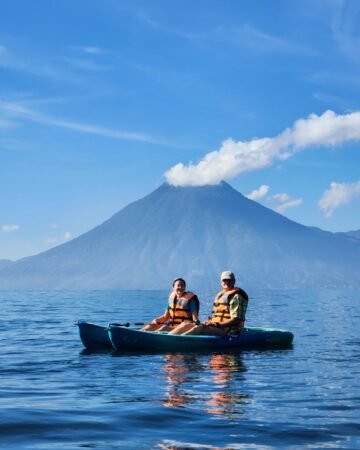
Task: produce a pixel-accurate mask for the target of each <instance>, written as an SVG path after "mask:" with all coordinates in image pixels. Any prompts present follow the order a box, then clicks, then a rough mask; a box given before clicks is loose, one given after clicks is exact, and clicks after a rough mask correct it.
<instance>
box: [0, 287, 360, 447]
mask: <svg viewBox="0 0 360 450" xmlns="http://www.w3.org/2000/svg"><path fill="white" fill-rule="evenodd" d="M166 296H167V293H166V292H157V291H151V292H146V291H138V292H133V291H132V292H124V291H91V292H90V291H84V292H68V291H66V292H65V291H64V292H0V304H1V308H2V314H1V324H0V333H1V347H0V381H1V382H0V411H1V416H0V447H1V448H7V449H10V448H26V449H60V448H61V449H79V448H95V449H96V448H109V449H112V448H115V449H116V448H121V449H151V448H155V449H156V448H159V449H185V448H187V449H193V448H194V449H195V448H197V449H208V448H209V449H252V448H256V449H272V448H287V449H298V448H311V449H315V448H321V449H323V448H341V449H359V448H360V412H359V406H360V365H359V362H360V332H359V331H358V330H359V319H360V295H359V292H354V291H346V290H344V291H340V290H338V291H334V290H321V291H320V290H303V291H300V290H296V291H261V292H250V296H251V299H250V303H249V310H248V321H247V324H248V325H249V326H271V327H276V328H284V329H289V330H291V331H293V332H294V334H295V340H294V346H293V348H292V349H288V350H277V351H274V350H273V351H243V352H232V353H225V354H222V353H215V354H210V353H207V354H206V353H205V354H204V353H191V354H189V353H188V354H180V353H175V354H151V355H149V354H124V355H121V354H114V353H112V352H110V351H105V352H102V353H88V352H86V351H84V350H83V349H82V344H81V342H80V340H79V337H78V331H77V327H75V326H74V325H73V323H74V322H75V321H77V320H78V319H85V320H88V321H91V322H95V323H99V324H104V325H105V324H107V323H108V322H121V321H130V322H131V321H139V320H143V321H146V320H149V319H150V318H152V317H154V316H155V315H159V314H160V313H161V312H162V310H163V309H164V306H165V303H166ZM199 297H200V300H202V309H201V314H200V315H201V318H202V319H205V318H206V317H207V315H208V313H209V311H210V297H211V296H209V295H208V294H207V293H199Z"/></svg>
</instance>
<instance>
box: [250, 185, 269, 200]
mask: <svg viewBox="0 0 360 450" xmlns="http://www.w3.org/2000/svg"><path fill="white" fill-rule="evenodd" d="M269 189H270V188H269V186H267V185H266V184H262V185H261V186H260V187H259V188H258V189H254V190H253V191H251V192H250V193H249V194H247V195H246V197H247V198H249V199H250V200H255V201H257V200H260V199H261V198H263V197H265V195H267V193H268V192H269Z"/></svg>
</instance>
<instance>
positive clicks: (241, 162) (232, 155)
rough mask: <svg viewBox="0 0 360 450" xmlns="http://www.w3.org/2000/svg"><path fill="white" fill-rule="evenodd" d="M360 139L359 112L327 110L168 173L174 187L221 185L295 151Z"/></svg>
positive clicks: (226, 143)
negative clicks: (276, 133)
mask: <svg viewBox="0 0 360 450" xmlns="http://www.w3.org/2000/svg"><path fill="white" fill-rule="evenodd" d="M356 140H360V111H355V112H352V113H348V114H343V115H338V114H336V113H335V112H333V111H330V110H328V111H326V112H324V113H323V114H322V115H319V116H318V115H316V114H310V115H309V117H308V118H306V119H299V120H297V121H296V122H295V123H294V125H293V126H292V127H291V128H287V129H285V130H284V131H283V132H282V133H280V134H279V135H277V136H275V137H270V138H269V137H265V138H261V139H258V138H255V139H252V140H250V141H234V140H233V139H227V140H225V141H224V142H223V143H222V145H221V147H220V149H219V150H215V151H212V152H210V153H208V154H207V155H205V156H204V157H203V158H202V159H201V160H200V161H199V162H198V163H197V164H193V163H192V162H190V163H189V164H188V165H185V164H183V163H178V164H176V165H175V166H173V167H171V168H170V169H169V170H168V171H167V172H165V178H166V181H167V182H168V183H169V184H171V185H173V186H202V185H206V184H218V183H220V181H222V180H228V179H231V178H234V177H236V176H237V175H239V174H241V173H243V172H250V171H253V170H258V169H263V168H265V167H269V166H271V165H272V164H273V163H274V162H276V161H284V160H286V159H288V158H290V157H291V156H292V155H294V154H295V153H296V152H299V151H302V150H306V149H307V148H310V147H317V146H329V145H330V146H335V145H340V144H343V143H345V142H348V141H356Z"/></svg>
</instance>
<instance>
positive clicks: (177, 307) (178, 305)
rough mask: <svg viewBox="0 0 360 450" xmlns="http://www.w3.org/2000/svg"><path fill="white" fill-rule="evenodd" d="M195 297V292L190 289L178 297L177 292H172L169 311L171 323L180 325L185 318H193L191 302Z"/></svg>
mask: <svg viewBox="0 0 360 450" xmlns="http://www.w3.org/2000/svg"><path fill="white" fill-rule="evenodd" d="M193 297H195V294H194V293H193V292H190V291H189V292H184V293H183V294H182V296H181V297H177V296H176V294H175V292H172V293H171V294H170V296H169V312H170V317H171V325H178V324H179V323H181V322H184V320H192V314H191V311H190V305H189V302H190V300H191V299H192V298H193ZM196 304H197V303H196Z"/></svg>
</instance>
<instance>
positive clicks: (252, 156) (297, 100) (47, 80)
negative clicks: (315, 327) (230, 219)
mask: <svg viewBox="0 0 360 450" xmlns="http://www.w3.org/2000/svg"><path fill="white" fill-rule="evenodd" d="M359 23H360V4H359V2H358V1H356V0H349V1H341V0H317V1H316V2H314V1H312V0H275V1H273V2H269V1H268V0H252V1H251V2H249V1H241V0H234V1H232V0H224V1H219V0H197V1H189V0H181V1H180V0H179V1H178V0H173V1H171V2H169V1H165V0H164V1H158V0H153V1H145V0H144V1H136V0H133V1H126V0H121V1H120V0H118V1H117V0H101V1H99V0H97V1H94V0H76V1H74V0H62V1H61V2H59V1H51V0H33V1H31V2H29V1H27V0H22V1H21V0H12V1H11V2H3V3H2V5H1V14H0V192H1V196H0V259H1V258H9V259H17V258H21V257H23V256H28V255H32V254H36V253H38V252H40V251H44V250H46V249H48V248H51V247H53V246H55V245H59V244H61V243H63V242H66V241H67V240H69V239H71V238H73V237H76V236H78V235H80V234H82V233H84V232H85V231H88V230H89V229H91V228H93V227H94V226H96V225H98V224H99V223H101V222H103V221H104V220H106V219H108V218H109V217H110V216H111V215H112V214H114V213H116V212H117V211H118V210H120V209H121V208H122V207H124V206H125V205H127V204H128V203H129V202H132V201H134V200H137V199H139V198H140V197H142V196H144V195H146V194H148V193H150V192H151V191H152V190H154V189H155V188H156V187H158V186H159V185H160V184H161V183H163V182H164V181H165V180H168V181H170V182H172V183H174V184H180V185H181V184H201V183H202V184H206V183H208V182H209V183H216V182H218V179H217V177H221V178H223V179H226V180H227V181H228V182H229V183H230V184H231V185H232V186H233V187H234V188H236V189H238V190H239V191H240V192H241V193H243V194H244V195H248V196H250V197H251V198H253V199H255V200H256V201H259V202H260V203H262V204H263V205H265V206H267V207H270V208H273V209H274V210H276V211H278V212H280V213H281V214H284V215H285V216H287V217H289V218H290V219H292V220H295V221H297V222H300V223H302V224H305V225H311V226H318V227H321V228H323V229H326V230H330V231H349V230H356V229H360V153H359V146H360V113H359V110H360V76H359V75H360V27H359V26H358V24H359Z"/></svg>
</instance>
